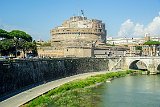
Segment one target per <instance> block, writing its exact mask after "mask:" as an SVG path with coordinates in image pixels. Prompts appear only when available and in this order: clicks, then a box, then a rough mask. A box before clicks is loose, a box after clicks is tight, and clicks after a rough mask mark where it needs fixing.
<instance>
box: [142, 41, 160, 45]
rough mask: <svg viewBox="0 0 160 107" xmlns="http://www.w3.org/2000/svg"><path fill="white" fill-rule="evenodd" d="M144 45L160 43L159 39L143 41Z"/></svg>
mask: <svg viewBox="0 0 160 107" xmlns="http://www.w3.org/2000/svg"><path fill="white" fill-rule="evenodd" d="M144 45H160V42H159V41H147V42H145V43H144Z"/></svg>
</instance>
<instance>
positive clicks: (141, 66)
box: [129, 60, 148, 71]
mask: <svg viewBox="0 0 160 107" xmlns="http://www.w3.org/2000/svg"><path fill="white" fill-rule="evenodd" d="M129 69H135V70H143V71H146V70H148V66H147V64H146V63H145V62H144V61H142V60H134V61H132V62H131V63H130V64H129Z"/></svg>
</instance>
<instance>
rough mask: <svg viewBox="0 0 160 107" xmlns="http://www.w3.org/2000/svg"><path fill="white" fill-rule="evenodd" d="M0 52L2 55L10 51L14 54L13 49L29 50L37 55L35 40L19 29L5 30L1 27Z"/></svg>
mask: <svg viewBox="0 0 160 107" xmlns="http://www.w3.org/2000/svg"><path fill="white" fill-rule="evenodd" d="M0 38H3V39H2V40H0V53H1V54H2V55H9V54H10V53H12V54H13V53H14V54H15V52H14V51H15V50H23V52H24V53H25V52H26V51H29V50H31V51H32V53H33V54H34V55H35V56H36V55H37V46H36V42H35V41H33V42H32V37H31V36H30V35H29V34H27V33H25V32H24V31H20V30H12V31H11V32H7V31H5V30H3V29H0Z"/></svg>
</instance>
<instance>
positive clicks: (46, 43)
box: [37, 42, 51, 47]
mask: <svg viewBox="0 0 160 107" xmlns="http://www.w3.org/2000/svg"><path fill="white" fill-rule="evenodd" d="M37 45H39V46H41V47H47V46H51V43H50V42H44V43H37Z"/></svg>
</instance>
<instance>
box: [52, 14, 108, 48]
mask: <svg viewBox="0 0 160 107" xmlns="http://www.w3.org/2000/svg"><path fill="white" fill-rule="evenodd" d="M51 36H52V40H51V41H52V46H55V47H57V46H58V47H59V46H60V47H65V46H91V44H92V42H95V41H99V42H100V43H106V30H105V24H104V23H102V21H101V20H97V19H87V17H84V16H73V17H71V18H70V19H69V20H66V21H64V22H63V23H62V25H61V26H58V27H56V28H54V29H52V30H51Z"/></svg>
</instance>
